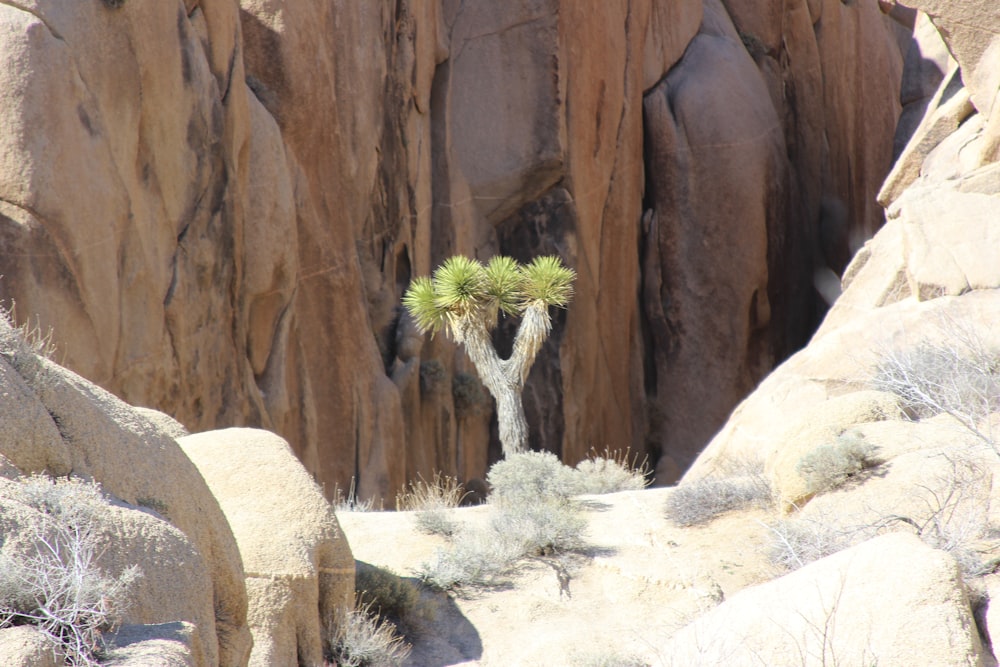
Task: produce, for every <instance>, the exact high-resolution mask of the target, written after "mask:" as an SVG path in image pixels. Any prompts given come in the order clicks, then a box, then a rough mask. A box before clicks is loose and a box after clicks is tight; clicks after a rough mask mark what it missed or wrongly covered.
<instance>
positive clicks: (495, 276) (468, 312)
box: [403, 255, 575, 340]
mask: <svg viewBox="0 0 1000 667" xmlns="http://www.w3.org/2000/svg"><path fill="white" fill-rule="evenodd" d="M574 277H575V273H574V272H573V270H572V269H568V268H566V267H565V266H563V264H562V262H561V261H560V259H559V258H558V257H555V256H551V255H550V256H544V257H536V258H535V259H534V260H532V261H531V262H530V263H529V264H526V265H521V264H519V263H518V262H517V261H516V260H514V259H512V258H510V257H503V256H497V257H494V258H493V259H491V260H490V261H489V262H487V263H486V264H483V263H481V262H478V261H476V260H474V259H470V258H468V257H464V256H462V255H456V256H454V257H451V258H449V259H448V260H446V261H445V262H444V263H443V264H442V265H441V266H440V267H439V268H438V269H437V271H435V272H434V276H433V277H427V276H422V277H420V278H416V279H415V280H414V281H413V282H412V283H411V284H410V287H409V289H407V291H406V294H405V295H404V296H403V305H404V306H406V308H407V310H409V312H410V314H411V315H412V316H413V319H414V321H415V322H416V325H417V328H418V329H419V330H420V331H421V332H426V331H431V332H437V331H439V330H440V329H441V328H442V327H448V329H449V330H450V332H451V333H452V335H453V337H454V338H456V340H461V333H460V322H461V321H462V320H463V319H470V318H471V319H476V320H480V321H482V322H484V323H485V324H486V326H487V328H491V329H492V328H493V327H494V326H496V322H497V318H498V317H499V313H501V312H503V313H506V314H507V315H520V314H521V313H523V312H524V310H525V309H526V308H528V306H530V305H532V304H535V305H540V306H545V307H548V306H558V307H563V306H565V305H566V304H567V303H569V300H570V299H571V298H572V296H573V279H574Z"/></svg>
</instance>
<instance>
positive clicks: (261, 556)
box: [178, 428, 354, 667]
mask: <svg viewBox="0 0 1000 667" xmlns="http://www.w3.org/2000/svg"><path fill="white" fill-rule="evenodd" d="M178 442H179V443H180V446H181V448H182V449H183V450H184V452H185V453H186V454H187V455H188V456H189V457H190V458H191V460H192V461H194V463H195V465H196V466H197V467H198V470H199V471H200V472H201V473H202V475H204V477H205V480H206V482H207V483H208V485H209V488H210V489H211V490H212V493H213V494H215V497H216V498H217V499H218V500H219V504H220V505H221V506H222V510H223V512H224V513H225V514H226V518H227V519H228V520H229V525H230V526H232V529H233V533H234V534H235V535H236V540H237V543H238V544H239V548H240V553H241V555H242V557H243V563H244V566H245V567H246V586H247V594H248V596H249V612H248V621H249V624H250V628H251V631H252V632H253V637H254V645H253V651H252V653H251V654H250V664H251V665H259V666H260V667H266V666H268V665H284V664H297V663H296V661H298V662H299V663H303V664H310V665H311V664H320V663H321V662H322V660H323V649H324V646H325V645H326V643H327V642H329V637H330V636H331V630H332V624H333V623H334V622H335V621H336V620H337V619H338V618H339V617H340V615H341V614H342V613H343V612H344V611H345V610H347V609H350V608H352V607H353V604H354V557H353V556H352V555H351V548H350V546H349V545H348V544H347V540H346V538H345V537H344V535H343V534H342V533H341V531H340V526H339V524H338V523H337V517H336V515H335V514H334V512H333V508H332V507H331V506H330V503H329V502H327V501H326V499H324V497H323V494H322V492H321V491H320V489H319V487H317V486H316V484H315V482H313V480H312V479H311V477H310V476H309V474H308V473H307V472H306V470H305V469H304V468H303V467H302V464H301V463H300V462H299V461H298V460H297V459H296V458H295V455H294V453H293V452H292V450H291V448H290V447H289V446H288V443H287V442H285V441H284V440H282V439H281V438H280V437H278V436H276V435H274V434H272V433H269V432H267V431H261V430H256V429H245V428H244V429H241V428H232V429H225V430H221V431H208V432H205V433H197V434H194V435H189V436H186V437H183V438H180V439H179V440H178Z"/></svg>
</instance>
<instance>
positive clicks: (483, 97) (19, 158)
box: [0, 0, 902, 498]
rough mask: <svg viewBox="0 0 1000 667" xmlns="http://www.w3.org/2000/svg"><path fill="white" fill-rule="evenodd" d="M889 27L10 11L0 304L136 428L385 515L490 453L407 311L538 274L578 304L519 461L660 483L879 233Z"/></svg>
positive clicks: (446, 355)
mask: <svg viewBox="0 0 1000 667" xmlns="http://www.w3.org/2000/svg"><path fill="white" fill-rule="evenodd" d="M894 25H896V24H894V23H892V22H891V20H890V19H889V18H886V17H883V16H882V15H881V14H879V13H878V12H877V9H876V8H875V7H874V5H872V7H868V3H850V4H842V3H840V2H839V1H834V0H811V1H810V2H804V1H803V2H791V3H787V2H786V3H781V4H779V3H771V2H763V1H761V2H751V1H750V0H727V2H725V3H723V2H720V1H718V0H706V1H705V2H704V3H703V2H702V1H701V0H678V1H672V2H665V1H662V0H621V1H618V0H616V1H614V2H608V1H606V0H572V1H571V0H562V1H560V0H517V1H514V2H505V3H495V2H488V1H487V0H464V1H462V2H459V1H457V0H400V1H398V2H389V1H388V0H375V1H372V2H364V3H325V2H320V1H319V0H301V1H299V0H297V1H296V2H280V1H279V0H242V2H240V3H236V2H235V1H234V0H203V1H202V2H187V3H182V2H179V1H178V2H161V3H152V4H150V3H133V2H129V3H125V5H123V6H122V7H120V8H110V7H107V6H106V5H105V4H104V3H99V2H88V3H74V4H73V5H72V7H69V6H67V7H63V6H61V5H60V6H58V7H57V6H54V5H50V4H48V3H37V7H35V5H34V4H32V9H31V11H30V12H29V11H22V10H18V9H15V8H14V7H12V6H9V5H0V48H2V49H3V50H4V53H5V54H6V55H7V57H8V61H9V62H14V63H17V65H18V66H17V67H9V68H5V70H4V72H2V73H0V78H2V81H0V84H2V85H0V124H2V127H3V129H4V131H3V132H2V134H0V155H2V156H3V158H2V159H0V273H2V274H3V275H4V276H5V277H4V279H3V281H0V300H2V301H4V302H10V301H16V302H17V304H18V306H17V307H18V316H19V317H21V318H22V319H24V318H27V317H31V318H32V319H34V318H35V317H37V319H38V320H39V321H41V323H42V324H43V326H46V327H47V326H51V327H53V329H54V330H55V334H56V340H57V342H58V345H59V349H60V355H61V359H62V360H64V361H65V363H66V364H67V365H69V366H70V367H72V368H74V369H76V370H78V371H80V372H82V373H83V374H84V375H86V376H87V377H88V378H91V379H93V380H95V381H97V382H99V383H100V384H102V385H103V386H105V387H107V388H109V389H110V390H112V391H113V392H115V393H117V394H118V395H120V396H122V397H123V398H125V399H126V400H128V401H129V402H132V403H137V404H145V405H150V406H154V407H157V408H159V409H161V410H164V411H166V412H168V413H170V414H172V415H173V416H175V417H176V418H177V419H178V420H179V421H180V422H182V423H183V424H184V425H185V426H186V427H187V428H188V429H190V430H192V431H198V430H204V429H207V428H212V427H216V426H229V425H259V426H263V427H265V428H271V429H274V430H276V431H278V432H279V433H281V434H282V435H283V436H284V437H286V438H287V439H288V440H289V442H291V443H292V446H293V447H294V448H295V451H296V453H297V454H298V455H299V457H300V458H301V459H302V460H303V461H304V462H305V464H306V466H307V467H308V468H309V469H310V471H312V472H313V473H314V474H315V475H316V476H317V478H318V480H319V481H320V483H321V484H323V485H324V486H325V488H326V492H327V493H328V494H332V492H333V488H334V486H335V485H339V486H340V487H342V488H344V487H346V486H347V485H348V483H349V481H350V479H351V477H352V476H356V477H358V480H359V481H358V485H359V490H360V493H361V495H363V496H385V497H387V498H392V496H393V494H394V492H395V491H396V489H398V487H399V486H400V485H401V484H402V482H403V480H404V479H406V478H407V477H412V476H413V475H415V474H416V473H421V474H423V475H424V476H425V477H429V476H430V475H431V474H432V473H433V472H434V471H435V470H442V471H444V472H445V473H449V474H458V475H459V476H460V477H463V478H471V477H476V476H481V475H482V474H483V473H484V471H485V467H486V465H487V463H488V461H489V458H490V456H495V455H496V452H495V440H496V438H495V436H492V437H491V436H490V417H489V412H488V410H487V411H485V412H484V411H482V410H480V409H478V408H477V407H476V406H477V405H480V403H477V402H476V401H480V400H481V399H480V398H476V396H477V395H476V394H475V391H473V390H474V389H475V383H474V382H472V383H470V382H468V380H469V376H468V374H469V373H470V372H471V370H472V369H471V368H470V366H469V365H468V362H467V361H466V360H465V358H464V355H463V353H462V352H461V351H460V350H458V349H456V348H455V346H453V345H452V344H451V343H449V342H448V341H447V340H445V339H444V337H438V338H436V339H433V340H421V339H420V338H419V337H417V336H415V335H414V332H413V331H412V328H411V327H410V325H409V324H408V322H407V321H406V320H405V319H400V317H399V307H398V303H399V297H400V295H401V294H402V292H403V290H404V289H405V287H406V285H407V284H408V283H409V281H410V280H411V279H412V278H413V277H414V276H416V275H422V274H427V273H429V272H430V271H431V270H432V269H433V267H434V266H436V265H437V264H438V263H439V262H440V261H441V260H443V259H444V258H446V257H447V256H449V255H451V254H454V253H465V254H468V255H473V256H477V257H480V258H486V257H489V256H491V255H493V254H495V253H498V252H503V253H507V254H511V255H513V256H515V257H518V258H519V259H522V260H523V259H527V258H528V257H530V256H532V255H535V254H538V253H543V252H544V253H556V254H559V255H561V256H562V257H563V259H564V260H565V261H566V262H567V263H569V264H570V265H571V266H573V267H574V268H575V269H576V270H577V272H578V276H579V277H578V281H577V285H576V288H577V294H576V297H575V299H574V302H573V303H572V305H571V307H570V308H569V309H568V310H567V311H566V312H565V313H560V314H557V316H556V328H555V330H554V332H553V335H552V338H551V340H550V341H549V343H548V344H547V345H546V348H545V349H544V350H543V352H542V355H541V356H540V358H539V360H538V362H537V363H536V366H535V369H534V371H533V374H532V376H531V378H530V379H529V382H528V385H527V387H526V389H525V401H526V408H527V411H528V414H529V419H530V421H531V424H532V432H533V433H534V434H535V442H534V443H533V444H534V445H535V446H538V447H543V448H546V449H551V450H554V451H558V452H560V453H561V454H562V455H563V456H564V458H566V459H567V460H569V461H574V460H576V459H579V458H580V457H582V456H583V455H584V454H585V453H586V451H587V450H588V449H589V448H591V447H596V448H598V449H602V448H604V447H608V446H609V447H612V448H617V447H626V446H631V447H632V448H633V449H637V450H639V451H641V452H649V453H650V454H651V455H652V456H653V457H654V458H655V457H659V456H660V455H661V454H665V455H667V456H669V457H670V458H669V459H665V461H668V463H665V464H664V465H663V466H661V477H662V479H663V480H664V481H666V480H667V479H668V478H669V477H671V476H672V475H674V474H675V473H676V468H675V466H680V467H683V466H684V465H686V463H687V462H688V461H689V460H690V458H691V456H692V455H693V453H694V452H695V451H696V450H697V448H699V447H700V446H701V444H703V442H704V440H705V439H707V438H708V437H709V436H710V435H711V433H712V432H713V431H714V430H715V429H716V428H717V427H718V426H719V424H720V423H721V420H722V419H724V417H725V415H726V414H727V413H728V411H729V410H730V409H731V408H732V406H733V405H734V404H735V402H736V401H737V400H738V399H739V398H740V397H741V396H742V395H743V393H745V392H746V391H747V390H749V389H750V388H751V387H752V386H753V384H754V383H755V382H756V381H757V379H758V378H759V377H760V376H761V375H762V374H763V373H765V372H766V371H767V370H768V369H769V368H770V367H771V365H772V364H773V362H774V360H775V359H778V358H780V357H782V356H783V355H784V354H786V353H787V351H788V350H789V349H791V348H792V347H794V346H795V345H798V344H800V343H801V342H802V341H803V340H804V339H805V337H806V336H807V335H808V332H809V331H810V328H811V326H812V325H813V324H814V323H815V319H816V316H815V313H814V310H816V301H817V297H816V295H815V293H814V292H813V287H812V272H813V269H814V268H816V267H817V266H823V267H827V268H828V269H831V268H832V270H834V271H836V270H839V268H838V267H839V266H840V264H842V263H843V262H845V261H846V256H847V255H846V253H847V251H848V249H849V248H850V247H851V246H850V243H851V240H852V239H853V238H855V237H858V238H860V237H863V236H865V235H867V234H870V233H871V231H873V230H874V228H875V227H876V226H877V224H878V221H879V218H878V215H877V209H875V208H874V204H872V203H871V202H870V201H869V200H871V199H873V197H874V191H875V188H876V187H877V184H878V182H879V181H880V180H881V177H882V175H884V170H885V169H887V167H888V160H889V156H890V155H891V148H892V130H893V128H894V126H895V118H896V115H897V114H898V112H899V107H898V102H897V101H896V100H898V97H899V96H898V85H899V84H898V82H899V78H900V71H901V70H900V68H901V62H902V56H901V54H900V52H899V42H898V41H897V38H898V37H899V33H898V31H897V30H896V28H894V27H893V26H894ZM29 81H30V84H31V85H28V83H29ZM859 96H860V97H859ZM858 100H860V102H859V101H858ZM869 195H871V197H869ZM644 211H651V213H649V214H648V215H647V216H645V217H644V215H643V213H644ZM824 239H825V241H824V242H823V243H821V241H823V240H824ZM682 294H683V295H684V298H683V299H681V298H680V296H681V295H682ZM509 337H510V327H506V328H502V330H501V331H500V332H498V334H497V339H498V343H499V344H500V346H501V347H503V345H505V344H509ZM470 387H471V389H470ZM470 391H471V392H472V393H469V392H470ZM470 396H471V397H472V399H470V398H469V397H470ZM469 400H471V403H470V402H469ZM480 407H481V405H480ZM490 442H493V443H494V444H493V447H494V449H493V450H491V445H490ZM491 452H492V453H491Z"/></svg>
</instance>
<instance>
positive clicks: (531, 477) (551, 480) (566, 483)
mask: <svg viewBox="0 0 1000 667" xmlns="http://www.w3.org/2000/svg"><path fill="white" fill-rule="evenodd" d="M486 481H487V482H489V484H490V486H491V487H492V489H493V492H492V496H491V497H493V498H495V499H501V500H504V501H510V502H517V501H521V502H525V503H532V502H536V501H537V500H539V499H542V498H569V497H571V496H573V495H575V494H576V492H577V484H576V476H575V475H574V471H573V469H572V468H570V467H569V466H566V465H563V463H562V461H560V460H559V457H557V456H556V455H555V454H553V453H552V452H524V453H521V454H512V455H511V456H508V457H507V458H506V459H504V460H502V461H497V462H496V463H494V464H493V467H492V468H490V471H489V473H487V475H486Z"/></svg>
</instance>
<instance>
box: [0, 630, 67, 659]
mask: <svg viewBox="0 0 1000 667" xmlns="http://www.w3.org/2000/svg"><path fill="white" fill-rule="evenodd" d="M0 660H2V661H3V664H5V665H8V667H60V665H62V664H63V663H64V662H65V661H64V660H60V659H59V656H58V652H57V649H56V648H55V647H54V646H53V644H52V640H50V639H49V638H48V637H46V636H45V635H43V634H42V633H41V632H39V631H38V630H37V629H35V628H34V627H33V626H30V625H20V626H14V627H9V628H4V629H3V630H0Z"/></svg>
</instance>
